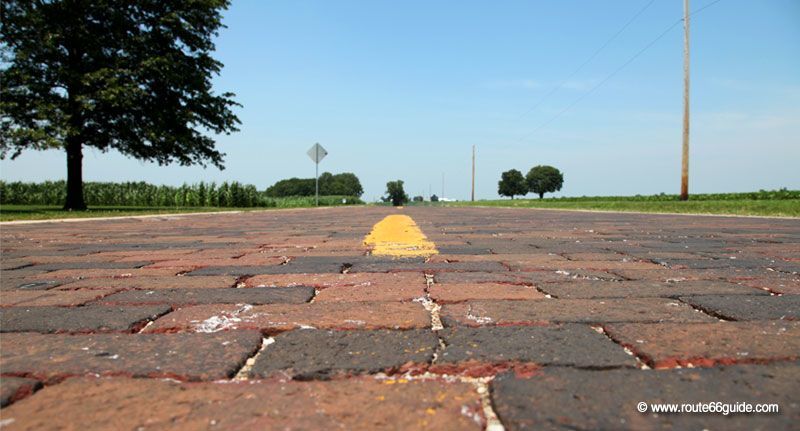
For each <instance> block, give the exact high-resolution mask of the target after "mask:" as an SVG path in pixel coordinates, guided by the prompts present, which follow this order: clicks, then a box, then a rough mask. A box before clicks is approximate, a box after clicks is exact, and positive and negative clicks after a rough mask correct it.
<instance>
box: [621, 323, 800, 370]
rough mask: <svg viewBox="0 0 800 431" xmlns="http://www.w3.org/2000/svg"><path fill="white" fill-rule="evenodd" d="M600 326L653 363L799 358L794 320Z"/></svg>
mask: <svg viewBox="0 0 800 431" xmlns="http://www.w3.org/2000/svg"><path fill="white" fill-rule="evenodd" d="M606 330H607V332H608V334H609V335H610V336H611V337H612V338H613V339H615V340H616V341H618V342H619V343H622V344H624V345H626V346H628V347H629V348H630V349H631V350H633V351H634V353H636V354H637V355H638V356H640V357H642V358H643V359H644V360H645V361H646V362H647V363H648V364H649V365H650V366H652V367H658V368H670V367H674V366H677V365H680V366H688V365H689V364H691V365H693V366H713V365H717V364H731V363H737V362H766V361H774V360H793V359H798V358H800V322H785V321H776V322H716V323H693V324H679V323H656V324H636V323H630V324H614V325H609V326H607V327H606Z"/></svg>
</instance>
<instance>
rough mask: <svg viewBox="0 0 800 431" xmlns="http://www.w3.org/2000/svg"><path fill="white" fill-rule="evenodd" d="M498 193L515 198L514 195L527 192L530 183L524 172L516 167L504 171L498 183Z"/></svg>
mask: <svg viewBox="0 0 800 431" xmlns="http://www.w3.org/2000/svg"><path fill="white" fill-rule="evenodd" d="M497 193H498V194H499V195H500V196H509V197H510V198H511V199H514V196H522V195H525V194H527V193H528V184H527V183H526V182H525V177H524V176H523V175H522V172H520V171H518V170H516V169H511V170H508V171H505V172H503V173H502V174H501V175H500V181H499V182H498V183H497Z"/></svg>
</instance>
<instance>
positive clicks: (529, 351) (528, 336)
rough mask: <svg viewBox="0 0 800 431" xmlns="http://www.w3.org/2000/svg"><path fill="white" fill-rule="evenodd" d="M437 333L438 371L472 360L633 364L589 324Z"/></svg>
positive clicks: (598, 364)
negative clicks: (439, 344) (439, 349)
mask: <svg viewBox="0 0 800 431" xmlns="http://www.w3.org/2000/svg"><path fill="white" fill-rule="evenodd" d="M439 335H440V337H442V339H443V340H444V343H445V345H446V346H447V347H446V348H445V349H444V350H443V351H442V352H441V353H440V354H439V356H438V358H437V360H436V364H437V366H438V369H439V371H449V370H458V368H459V367H465V366H466V367H469V366H474V365H473V364H471V363H477V364H484V363H488V364H504V363H510V362H526V363H534V364H538V365H564V366H575V367H597V368H607V367H625V366H628V367H631V366H635V365H636V361H635V360H634V358H633V357H632V356H630V355H628V354H627V353H625V351H624V350H623V349H622V347H621V346H619V345H617V344H615V343H614V342H612V341H611V340H609V339H608V338H606V337H605V336H604V335H603V334H599V333H597V332H596V331H594V330H593V329H592V328H590V327H589V326H588V325H577V324H567V325H552V326H551V325H548V326H525V327H512V326H506V327H487V328H449V329H445V330H444V331H440V333H439ZM465 363H467V364H465Z"/></svg>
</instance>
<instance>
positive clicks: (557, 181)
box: [525, 165, 564, 199]
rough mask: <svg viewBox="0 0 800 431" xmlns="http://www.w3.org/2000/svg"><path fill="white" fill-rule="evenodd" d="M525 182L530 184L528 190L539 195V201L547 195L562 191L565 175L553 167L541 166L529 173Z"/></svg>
mask: <svg viewBox="0 0 800 431" xmlns="http://www.w3.org/2000/svg"><path fill="white" fill-rule="evenodd" d="M525 181H527V183H528V189H529V190H530V191H531V192H532V193H536V194H537V195H539V199H541V198H543V197H544V194H545V193H552V192H557V191H559V190H561V186H563V185H564V175H562V174H561V171H559V170H558V169H556V168H554V167H552V166H542V165H539V166H534V167H533V168H531V170H530V171H528V175H526V176H525Z"/></svg>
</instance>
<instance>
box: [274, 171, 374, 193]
mask: <svg viewBox="0 0 800 431" xmlns="http://www.w3.org/2000/svg"><path fill="white" fill-rule="evenodd" d="M266 193H267V196H270V197H286V196H314V193H315V180H314V178H289V179H286V180H280V181H278V182H276V183H275V184H273V185H271V186H270V187H268V188H267V192H266ZM319 194H320V195H323V196H355V197H361V195H363V194H364V189H363V188H362V187H361V181H359V179H358V177H357V176H356V175H355V174H353V173H350V172H343V173H341V174H336V175H334V174H331V173H330V172H323V173H322V174H321V175H320V176H319Z"/></svg>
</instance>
